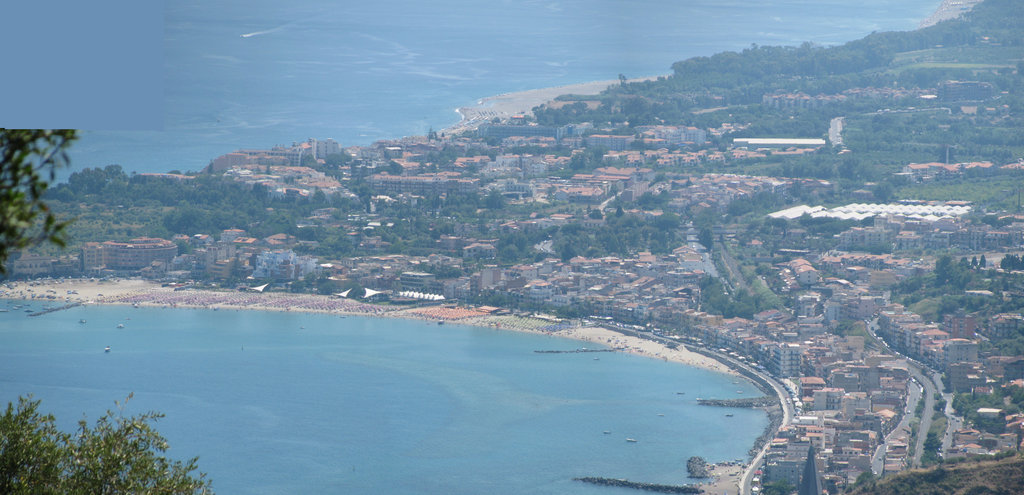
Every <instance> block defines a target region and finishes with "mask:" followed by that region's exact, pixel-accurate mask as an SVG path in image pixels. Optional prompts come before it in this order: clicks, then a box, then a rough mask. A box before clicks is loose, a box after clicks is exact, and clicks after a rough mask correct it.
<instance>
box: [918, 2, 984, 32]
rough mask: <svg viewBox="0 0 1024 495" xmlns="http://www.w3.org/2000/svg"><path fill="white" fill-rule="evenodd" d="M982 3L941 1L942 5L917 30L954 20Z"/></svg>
mask: <svg viewBox="0 0 1024 495" xmlns="http://www.w3.org/2000/svg"><path fill="white" fill-rule="evenodd" d="M982 1H983V0H942V3H941V4H939V7H938V8H936V9H935V12H932V15H930V16H928V17H926V18H925V19H924V20H923V21H921V24H920V25H918V29H921V28H926V27H929V26H934V25H936V24H938V23H940V22H942V21H948V20H950V19H956V18H957V17H960V16H961V15H963V14H965V13H967V12H970V11H971V9H973V8H974V6H975V5H978V4H979V3H981V2H982Z"/></svg>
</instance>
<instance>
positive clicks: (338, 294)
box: [335, 289, 352, 298]
mask: <svg viewBox="0 0 1024 495" xmlns="http://www.w3.org/2000/svg"><path fill="white" fill-rule="evenodd" d="M349 292H352V289H348V290H346V291H345V292H339V293H337V294H335V295H336V296H338V297H346V298H347V297H348V293H349Z"/></svg>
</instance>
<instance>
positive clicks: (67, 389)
mask: <svg viewBox="0 0 1024 495" xmlns="http://www.w3.org/2000/svg"><path fill="white" fill-rule="evenodd" d="M15 304H24V302H15V301H0V308H2V309H9V310H10V311H8V312H0V344H2V345H0V401H12V400H15V399H16V398H17V397H18V396H19V395H24V394H34V395H35V397H36V398H38V399H42V409H43V410H44V411H47V412H52V413H54V414H56V416H57V417H58V419H59V422H60V424H61V426H62V428H63V429H65V430H67V431H70V430H72V429H73V427H74V424H75V422H76V421H77V420H79V419H81V418H82V414H83V413H84V414H85V415H86V416H87V417H88V418H89V419H91V420H95V418H96V417H97V416H99V415H100V414H102V412H103V411H105V410H106V409H108V408H113V407H114V403H113V401H115V400H121V399H124V398H125V397H126V396H127V395H128V393H129V392H134V394H135V397H134V399H133V400H131V401H130V403H129V408H128V412H129V413H139V412H143V411H148V410H159V411H161V412H164V413H166V415H167V416H166V418H165V419H163V420H161V421H160V422H159V423H158V425H157V427H158V429H159V430H160V432H161V433H163V434H164V435H165V436H166V437H167V438H168V440H169V443H170V445H171V450H170V452H169V453H170V455H172V456H175V457H178V458H184V457H189V456H193V455H199V456H200V466H201V468H202V469H203V470H204V471H206V472H208V473H209V474H210V476H211V478H212V479H213V480H214V482H215V484H214V488H215V489H217V490H218V491H219V492H220V493H446V494H447V493H466V494H477V493H552V494H554V493H580V494H582V493H616V490H612V489H607V488H600V487H593V486H589V485H584V484H581V483H578V482H573V481H572V478H573V477H575V476H606V477H616V478H618V477H625V478H630V479H635V480H640V481H649V482H658V483H685V482H687V480H686V460H687V459H688V458H689V457H690V456H693V455H700V456H704V457H705V458H707V459H708V460H709V461H712V462H714V461H722V460H729V459H739V458H746V451H747V449H749V448H750V445H751V443H752V442H753V440H754V438H756V437H757V436H758V435H759V434H760V433H761V431H762V430H763V428H764V427H765V426H766V424H767V418H766V416H765V414H764V413H763V412H761V411H755V410H746V409H729V410H726V409H721V408H710V407H702V406H698V405H696V404H695V399H696V398H697V397H720V398H730V397H752V396H755V395H757V394H758V391H757V390H756V389H755V388H754V387H753V386H751V385H750V384H749V383H747V382H745V381H737V379H736V378H733V377H730V376H727V375H722V374H718V373H712V372H707V371H702V370H697V369H693V368H689V367H686V366H681V365H678V364H673V363H666V362H663V361H659V360H655V359H649V358H643V357H639V356H632V355H627V354H619V353H589V354H538V353H535V352H533V351H534V350H557V349H563V350H568V349H575V348H577V347H579V346H580V345H581V344H580V343H578V342H575V341H570V340H565V339H558V338H551V337H544V336H537V335H528V334H517V333H513V332H502V331H496V330H492V329H482V328H474V327H466V326H458V325H444V326H438V325H435V324H430V323H425V322H416V321H405V320H394V319H373V318H357V317H347V318H341V317H338V316H327V315H310V314H297V313H267V312H255V311H212V310H188V309H155V308H139V309H134V308H131V307H127V306H106V307H104V306H90V307H79V308H73V309H70V310H65V311H59V312H54V313H50V314H47V315H44V316H39V317H29V316H27V315H28V313H26V312H25V311H24V309H25V308H20V309H14V305H15ZM31 308H32V309H34V310H39V309H41V308H42V305H41V304H40V303H38V302H33V303H31ZM82 319H84V320H86V322H85V323H80V322H79V321H80V320H82ZM119 324H123V325H124V328H118V325H119ZM108 345H109V346H110V347H111V352H110V353H105V352H104V347H105V346H108ZM680 392H681V393H682V394H680ZM727 413H731V414H734V416H733V417H726V416H725V414H727ZM605 431H608V432H609V433H607V434H606V433H604V432H605ZM627 438H633V439H635V440H637V442H636V443H632V442H627V441H626V439H627Z"/></svg>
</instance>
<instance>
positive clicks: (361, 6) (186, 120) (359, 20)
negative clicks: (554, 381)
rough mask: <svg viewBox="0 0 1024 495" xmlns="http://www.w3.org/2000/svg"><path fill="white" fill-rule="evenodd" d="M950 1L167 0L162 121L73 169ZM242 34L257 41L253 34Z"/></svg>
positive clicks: (435, 118)
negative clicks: (156, 128) (159, 125)
mask: <svg viewBox="0 0 1024 495" xmlns="http://www.w3.org/2000/svg"><path fill="white" fill-rule="evenodd" d="M938 4H939V1H938V0H907V1H902V2H891V1H889V0H862V1H859V2H851V1H849V0H813V1H812V0H784V1H773V2H754V1H743V0H687V1H685V2H681V1H676V0H641V1H632V2H622V1H620V0H557V1H550V0H548V1H542V0H499V1H493V2H474V1H469V0H440V1H436V2H409V1H404V0H379V1H373V2H341V3H339V2H334V1H328V0H299V1H294V2H284V3H282V2H277V1H273V0H250V1H246V2H201V1H199V0H176V1H174V2H167V3H166V15H165V43H164V54H163V56H164V66H165V80H164V87H165V95H166V98H165V112H166V113H165V130H164V131H161V132H92V133H88V134H87V135H86V136H85V137H84V138H83V139H82V140H81V141H80V142H78V143H77V144H76V145H75V147H74V149H73V153H72V157H71V158H72V163H73V166H74V168H76V169H81V168H85V167H94V166H105V165H108V164H111V163H119V164H121V165H122V166H124V167H125V169H126V170H129V171H137V172H166V171H169V170H172V169H179V170H199V169H201V168H202V167H204V166H206V165H207V164H208V163H209V161H210V160H212V159H213V158H216V157H217V156H219V155H220V154H223V153H227V152H230V151H234V150H236V149H239V148H254V147H259V148H265V147H269V146H273V145H275V144H290V143H291V142H292V141H301V140H304V139H306V138H307V137H316V138H319V139H323V138H333V139H335V140H337V141H338V142H340V143H342V144H344V145H365V144H369V143H371V142H373V141H375V140H378V139H386V138H395V137H400V136H406V135H413V134H420V135H423V134H426V132H427V131H428V130H429V129H430V128H431V127H432V128H434V129H441V128H444V127H446V126H448V125H451V124H454V123H455V122H457V120H458V116H457V115H456V113H455V111H454V110H455V109H456V108H458V107H460V106H466V105H471V104H473V103H474V102H475V101H477V100H478V99H480V98H483V97H486V96H491V95H496V94H500V93H507V92H513V91H522V90H527V89H533V88H544V87H550V86H559V85H563V84H571V83H580V82H587V81H596V80H614V79H616V78H618V75H619V74H624V75H626V76H629V77H639V76H651V75H661V74H668V73H670V72H671V69H670V66H671V64H672V63H673V62H675V61H678V60H682V59H685V58H688V57H693V56H698V55H711V54H714V53H716V52H719V51H723V50H740V49H743V48H746V47H749V46H750V45H751V44H752V43H756V44H760V45H798V44H800V43H802V42H805V41H809V42H812V43H817V44H820V45H832V44H838V43H843V42H846V41H850V40H853V39H857V38H860V37H862V36H864V35H866V34H869V33H871V32H872V31H886V30H908V29H914V28H916V27H917V25H918V23H919V22H920V21H921V20H922V19H924V18H925V17H927V16H928V15H929V14H930V13H931V12H932V11H933V10H934V9H935V8H936V7H937V5H938ZM243 35H246V36H245V37H243Z"/></svg>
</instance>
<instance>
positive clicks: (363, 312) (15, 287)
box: [0, 279, 736, 375]
mask: <svg viewBox="0 0 1024 495" xmlns="http://www.w3.org/2000/svg"><path fill="white" fill-rule="evenodd" d="M0 298H5V299H27V300H36V301H46V302H47V303H48V306H53V307H57V306H60V305H62V304H72V303H81V304H123V305H132V306H145V307H160V308H203V309H235V310H254V311H295V312H307V313H326V314H338V315H354V316H372V317H384V318H406V319H417V320H425V321H447V322H452V323H457V324H460V325H471V326H477V327H484V328H494V329H498V330H511V331H517V332H527V333H533V334H538V335H546V336H554V337H563V338H568V339H574V340H578V341H581V342H586V343H592V344H600V345H603V346H607V347H610V348H613V349H616V350H618V351H620V352H628V353H630V354H636V355H639V356H645V357H649V358H652V359H661V360H663V361H669V362H674V363H679V364H684V365H687V366H693V367H697V368H701V369H706V370H710V371H715V372H719V373H726V374H730V375H736V372H734V371H732V370H731V369H730V368H729V367H727V366H726V365H724V364H722V363H720V362H718V361H716V360H714V359H712V358H709V357H707V356H704V355H702V354H697V353H695V352H691V351H688V350H686V349H685V348H683V347H682V346H680V348H678V349H669V348H668V347H666V346H664V345H661V344H659V343H657V342H653V341H650V340H646V339H642V338H638V337H631V336H626V335H623V334H620V333H618V332H614V331H612V330H609V329H606V328H602V327H591V326H583V324H582V323H581V322H578V321H576V322H559V323H556V322H552V321H548V320H544V319H540V318H529V317H523V316H515V315H507V314H505V315H492V314H490V313H488V312H487V311H482V310H479V309H477V308H473V307H467V306H452V305H445V306H427V307H413V308H409V307H399V306H387V305H377V304H367V303H363V302H359V301H356V300H352V299H345V298H338V297H329V296H320V295H312V294H291V293H283V292H267V293H260V292H239V291H213V290H196V289H186V290H175V288H173V287H162V286H161V285H160V284H157V283H154V282H150V281H147V280H140V279H118V280H109V281H104V280H93V279H69V280H63V281H60V280H41V281H22V282H7V283H4V284H2V285H0Z"/></svg>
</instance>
